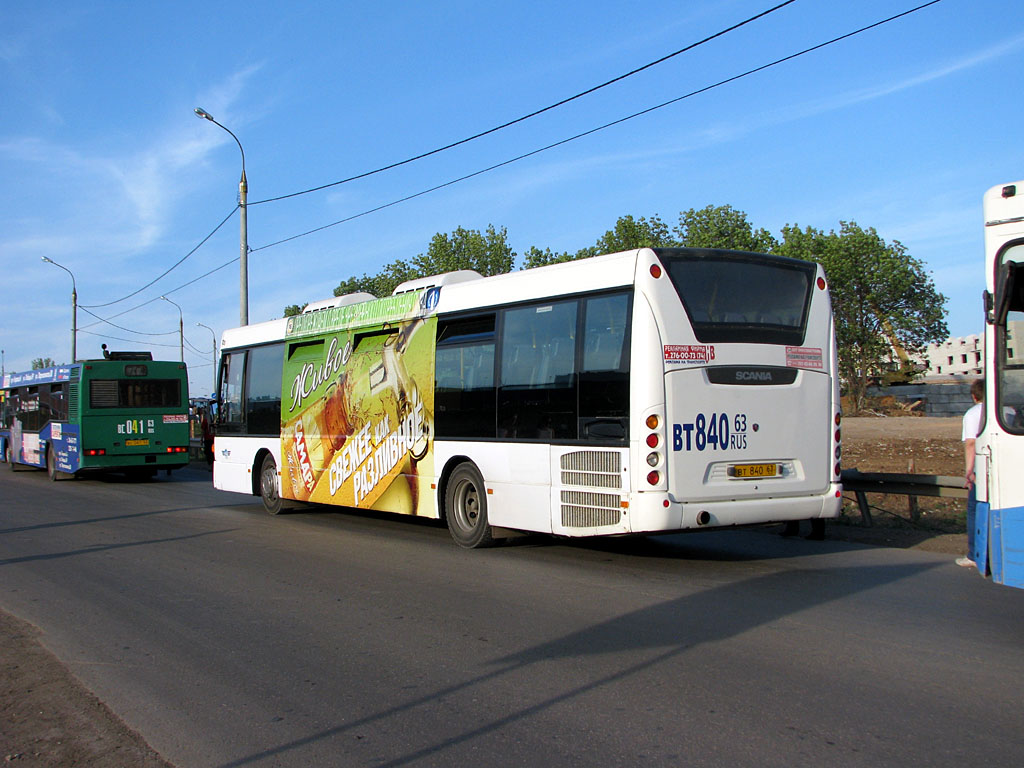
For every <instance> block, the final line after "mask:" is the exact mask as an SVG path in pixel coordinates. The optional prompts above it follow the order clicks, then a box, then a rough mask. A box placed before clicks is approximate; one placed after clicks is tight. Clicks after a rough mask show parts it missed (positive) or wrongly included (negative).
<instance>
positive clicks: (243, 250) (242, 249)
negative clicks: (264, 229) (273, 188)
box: [192, 107, 249, 325]
mask: <svg viewBox="0 0 1024 768" xmlns="http://www.w3.org/2000/svg"><path fill="white" fill-rule="evenodd" d="M192 111H193V112H195V113H196V115H197V116H199V117H201V118H203V119H204V120H209V121H210V122H211V123H213V124H214V125H216V126H218V127H220V128H223V129H224V130H225V131H227V132H228V133H229V134H230V136H231V138H232V139H234V140H235V144H237V145H238V151H239V152H241V153H242V178H241V179H239V181H238V209H239V210H238V218H239V222H240V230H241V231H240V233H239V241H240V242H239V255H238V256H239V275H238V282H239V293H240V298H239V312H238V319H239V325H248V324H249V223H248V218H249V217H248V213H247V211H248V208H247V206H246V202H247V199H248V192H249V185H248V182H246V180H245V150H244V149H242V142H240V141H239V140H238V137H237V136H235V134H233V133H232V132H231V130H230V129H229V128H226V127H225V126H223V125H221V124H220V123H218V122H217V121H216V120H214V119H213V116H212V115H210V113H209V112H207V111H206V110H205V109H202V108H201V107H196V108H195V109H193V110H192Z"/></svg>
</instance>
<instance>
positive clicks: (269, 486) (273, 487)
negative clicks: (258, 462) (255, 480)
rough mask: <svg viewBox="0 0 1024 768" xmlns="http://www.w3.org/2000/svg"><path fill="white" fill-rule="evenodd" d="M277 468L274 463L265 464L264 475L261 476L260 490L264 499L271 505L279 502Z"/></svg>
mask: <svg viewBox="0 0 1024 768" xmlns="http://www.w3.org/2000/svg"><path fill="white" fill-rule="evenodd" d="M276 475H277V467H276V466H275V465H274V464H273V462H266V463H264V464H263V473H262V474H261V476H260V490H261V491H262V493H263V498H264V499H266V500H267V501H268V502H270V503H274V502H276V501H277V482H276V481H277V476H276Z"/></svg>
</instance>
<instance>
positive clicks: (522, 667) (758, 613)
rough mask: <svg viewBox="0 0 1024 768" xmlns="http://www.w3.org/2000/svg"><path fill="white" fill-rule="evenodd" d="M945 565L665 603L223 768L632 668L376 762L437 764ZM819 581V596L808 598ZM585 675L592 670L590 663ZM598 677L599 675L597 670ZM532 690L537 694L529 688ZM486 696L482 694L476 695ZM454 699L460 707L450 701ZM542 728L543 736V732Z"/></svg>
mask: <svg viewBox="0 0 1024 768" xmlns="http://www.w3.org/2000/svg"><path fill="white" fill-rule="evenodd" d="M935 567H938V564H937V563H923V562H922V563H913V564H900V565H882V566H867V567H856V568H834V569H810V570H787V571H781V572H777V573H771V574H767V575H763V576H756V577H754V578H750V579H745V580H742V581H736V582H733V583H730V584H725V585H720V586H715V587H712V588H710V589H705V590H702V591H698V592H695V593H693V594H689V595H686V596H684V597H680V598H676V599H673V600H669V601H665V602H662V603H658V604H656V605H652V606H649V607H645V608H641V609H638V610H636V611H632V612H629V613H626V614H624V615H622V616H617V617H615V618H613V619H609V620H608V621H603V622H600V623H597V624H594V625H593V626H591V627H587V628H586V629H583V630H580V631H577V632H571V633H569V634H567V635H565V636H563V637H560V638H558V639H555V640H551V641H547V642H542V643H538V644H537V645H534V646H532V647H530V648H526V649H524V650H523V651H520V652H517V653H514V654H510V655H506V656H503V657H500V658H496V659H494V660H493V661H492V662H491V663H490V664H489V665H488V666H489V667H490V668H489V669H485V670H482V671H480V672H479V673H478V674H476V675H475V676H472V677H468V678H466V679H464V680H462V681H458V682H454V683H452V684H451V685H448V686H446V687H442V688H437V689H435V690H432V691H430V692H427V693H423V694H421V695H418V696H416V697H414V698H410V699H408V700H406V701H404V702H402V703H399V704H396V705H394V706H391V707H388V708H386V709H383V710H381V711H379V712H377V713H374V714H372V715H369V716H366V717H360V718H356V719H353V720H346V721H345V722H343V723H340V724H339V725H337V726H334V727H332V728H327V729H324V730H321V731H318V732H316V733H311V734H309V735H308V736H306V737H303V738H300V739H295V740H292V741H288V742H285V743H282V744H280V745H278V746H276V747H272V748H268V749H265V750H261V751H259V752H254V753H251V754H248V755H245V756H242V757H239V758H238V759H236V760H232V761H230V762H227V763H223V764H222V765H221V768H241V766H246V765H250V764H253V763H256V762H259V761H263V760H267V759H268V758H269V759H281V758H282V757H283V756H285V755H288V753H291V752H294V751H295V750H298V749H301V748H303V747H305V746H308V745H312V744H314V743H316V742H318V741H322V740H325V739H331V738H334V737H336V736H339V735H343V734H348V733H353V732H354V733H357V734H358V733H359V732H360V730H362V729H366V728H371V727H376V728H380V729H382V730H387V729H388V728H389V727H395V728H397V727H400V724H401V722H402V721H403V719H406V718H410V717H412V718H415V717H416V710H417V709H419V708H420V707H437V706H448V707H450V708H451V709H452V710H453V711H454V710H456V709H458V707H459V702H458V701H454V700H453V699H455V698H456V697H462V696H470V697H473V696H475V695H479V696H480V697H481V698H485V697H486V696H487V693H486V690H485V689H486V686H488V685H490V684H492V683H494V682H496V681H498V680H501V679H504V680H505V681H506V682H508V681H509V680H514V678H515V676H516V675H518V674H522V673H524V672H525V671H527V670H532V669H533V668H534V667H536V666H538V665H544V664H546V663H548V662H551V661H557V660H559V659H567V658H572V659H586V658H587V657H596V656H602V657H604V658H605V659H606V663H605V664H604V665H602V668H605V669H607V667H608V666H609V664H611V663H613V662H614V660H615V659H626V660H627V661H626V663H622V664H620V665H618V666H617V667H616V668H615V669H614V670H612V671H608V672H605V673H603V674H596V675H594V676H592V677H590V678H589V679H584V680H582V681H580V682H575V681H574V683H573V684H570V685H567V686H566V687H563V688H562V690H560V691H558V692H556V693H553V694H551V695H549V696H548V697H546V698H545V699H543V700H541V701H537V702H534V703H530V704H524V705H522V706H518V707H513V708H511V709H510V710H509V711H507V712H506V713H505V714H503V715H502V716H500V717H495V718H491V719H489V720H485V721H480V720H473V719H468V720H461V719H453V720H452V721H451V722H453V723H454V726H453V732H450V733H448V734H447V735H443V736H439V737H438V738H437V739H436V740H435V741H434V742H433V743H430V744H425V745H424V746H422V747H421V748H419V749H416V750H413V751H407V752H406V753H404V754H399V755H394V756H391V757H389V758H385V759H381V760H379V761H377V762H375V765H378V766H403V765H411V764H415V763H417V762H418V761H421V760H425V759H427V758H433V759H435V760H436V759H437V758H438V757H439V756H441V755H443V753H444V752H445V751H446V750H449V749H452V748H454V747H457V746H460V745H462V744H465V743H467V742H471V741H474V740H476V739H480V738H482V737H485V736H487V735H489V734H492V733H497V732H499V731H501V730H502V729H504V728H507V727H509V726H510V725H513V724H516V723H519V722H522V721H527V720H529V719H530V718H532V717H534V716H537V715H540V714H543V713H544V712H546V711H548V710H551V709H553V708H555V707H558V706H560V705H564V704H568V703H572V702H573V700H575V699H578V698H580V697H583V696H585V695H586V694H588V693H591V692H593V691H594V690H596V689H599V688H602V687H605V686H608V685H611V684H614V683H617V682H620V681H622V680H625V679H628V678H630V677H632V676H634V675H638V674H640V673H643V672H646V671H648V670H650V669H651V668H654V667H657V666H658V665H660V664H664V663H666V662H669V661H675V660H676V659H677V658H678V657H680V656H683V655H685V654H688V653H691V652H694V651H699V650H700V649H702V648H703V647H704V646H707V645H711V644H713V643H717V642H721V641H723V640H726V639H729V638H733V637H736V636H738V635H741V634H743V633H745V632H749V631H750V630H753V629H755V628H757V627H760V626H764V625H767V624H770V623H772V622H776V621H778V620H780V619H782V618H784V617H786V616H789V615H792V614H796V613H799V612H802V611H807V610H808V609H811V608H814V607H815V606H819V605H822V604H825V603H829V602H833V601H836V600H842V599H845V598H847V597H850V596H851V595H854V594H857V593H859V592H865V591H868V590H872V589H877V588H878V587H881V586H883V585H886V584H891V583H893V582H896V581H900V580H902V579H907V578H911V577H914V576H917V575H919V574H921V573H923V572H925V571H927V570H929V569H931V568H935ZM808 581H813V583H814V584H815V589H814V591H813V592H808V591H807V590H806V584H807V582H808ZM581 668H584V669H585V668H588V667H587V665H586V664H583V665H581ZM592 668H593V669H597V668H598V667H597V666H594V667H592ZM523 685H528V683H527V682H524V683H523ZM477 689H480V690H479V693H478V694H476V693H474V691H476V690H477ZM445 700H453V701H449V702H447V703H446V702H445ZM538 727H541V726H540V725H538Z"/></svg>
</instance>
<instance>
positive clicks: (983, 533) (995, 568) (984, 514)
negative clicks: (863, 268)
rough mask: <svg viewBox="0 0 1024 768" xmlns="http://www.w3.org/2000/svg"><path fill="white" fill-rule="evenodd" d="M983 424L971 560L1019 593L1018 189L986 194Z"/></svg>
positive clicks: (1021, 273)
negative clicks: (1015, 588) (973, 548)
mask: <svg viewBox="0 0 1024 768" xmlns="http://www.w3.org/2000/svg"><path fill="white" fill-rule="evenodd" d="M984 211H985V275H986V290H985V315H986V317H985V319H986V323H985V370H986V374H987V375H986V379H985V418H984V423H983V426H982V430H981V434H980V435H978V440H977V444H976V462H975V476H976V478H977V479H976V482H977V495H978V508H977V509H978V511H977V518H976V522H975V525H976V529H975V531H976V533H975V551H974V552H973V553H971V559H973V560H974V561H975V562H976V563H977V564H978V570H979V571H980V572H981V573H983V574H984V573H991V576H992V579H993V581H995V582H997V583H1000V584H1007V585H1010V586H1014V587H1024V475H1022V473H1021V467H1022V466H1024V181H1018V182H1017V183H1015V184H1003V185H1000V186H997V187H993V188H992V189H990V190H989V191H988V192H987V193H986V194H985V203H984Z"/></svg>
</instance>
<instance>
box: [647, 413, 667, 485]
mask: <svg viewBox="0 0 1024 768" xmlns="http://www.w3.org/2000/svg"><path fill="white" fill-rule="evenodd" d="M644 423H645V424H646V425H647V429H649V430H650V432H648V433H647V437H646V438H645V440H644V442H646V443H647V447H648V448H651V449H652V450H651V452H650V453H648V454H647V466H649V467H658V466H660V465H661V460H662V456H661V451H662V450H663V449H662V446H663V445H664V442H665V441H664V438H663V437H662V433H661V419H660V418H659V417H658V415H657V414H654V413H652V414H651V415H650V416H648V417H647V420H646V421H645V422H644ZM647 482H648V484H650V485H658V484H659V483H660V482H661V472H659V471H658V470H657V469H651V471H650V472H648V473H647Z"/></svg>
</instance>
